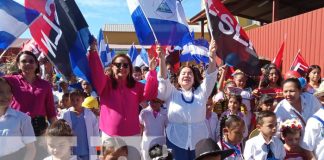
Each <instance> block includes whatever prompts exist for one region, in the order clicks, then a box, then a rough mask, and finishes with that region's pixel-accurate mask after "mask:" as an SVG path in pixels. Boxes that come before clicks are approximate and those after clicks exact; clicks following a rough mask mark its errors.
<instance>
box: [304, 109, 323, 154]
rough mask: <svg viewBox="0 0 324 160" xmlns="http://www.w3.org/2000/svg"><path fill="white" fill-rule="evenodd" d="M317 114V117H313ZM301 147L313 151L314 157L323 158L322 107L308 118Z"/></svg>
mask: <svg viewBox="0 0 324 160" xmlns="http://www.w3.org/2000/svg"><path fill="white" fill-rule="evenodd" d="M315 116H317V117H318V118H319V119H320V120H319V119H317V118H315ZM300 145H301V147H302V148H304V149H306V150H309V151H313V152H314V153H315V156H316V159H324V109H323V107H322V108H321V109H320V110H318V111H317V112H316V113H315V114H314V116H312V117H311V118H309V120H308V121H307V125H306V128H305V134H304V136H303V140H302V142H301V144H300Z"/></svg>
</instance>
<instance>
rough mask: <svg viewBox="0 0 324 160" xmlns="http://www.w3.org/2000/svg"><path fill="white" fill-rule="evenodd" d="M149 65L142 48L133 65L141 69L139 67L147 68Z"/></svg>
mask: <svg viewBox="0 0 324 160" xmlns="http://www.w3.org/2000/svg"><path fill="white" fill-rule="evenodd" d="M148 64H149V58H148V53H147V51H146V49H145V48H144V47H142V50H141V53H140V54H139V56H137V58H136V60H135V63H134V65H135V66H138V67H141V66H143V65H144V66H147V67H148Z"/></svg>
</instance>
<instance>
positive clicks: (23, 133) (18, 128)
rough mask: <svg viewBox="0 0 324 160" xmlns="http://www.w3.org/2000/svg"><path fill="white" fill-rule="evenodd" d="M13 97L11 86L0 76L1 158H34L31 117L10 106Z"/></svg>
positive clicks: (33, 135)
mask: <svg viewBox="0 0 324 160" xmlns="http://www.w3.org/2000/svg"><path fill="white" fill-rule="evenodd" d="M12 98H13V94H12V91H11V86H10V85H9V83H8V82H7V81H6V80H5V79H4V78H2V77H0V145H1V149H0V159H5V160H6V159H8V160H9V159H26V160H32V159H34V157H35V153H36V149H35V145H34V142H35V141H36V138H35V134H34V130H33V127H32V123H31V118H30V117H29V116H27V115H26V114H24V113H22V112H20V111H17V110H14V109H12V108H11V107H10V106H9V105H10V103H11V101H12ZM13 138H14V142H13ZM24 148H26V150H25V151H24Z"/></svg>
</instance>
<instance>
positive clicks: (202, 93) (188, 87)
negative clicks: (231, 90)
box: [158, 40, 217, 160]
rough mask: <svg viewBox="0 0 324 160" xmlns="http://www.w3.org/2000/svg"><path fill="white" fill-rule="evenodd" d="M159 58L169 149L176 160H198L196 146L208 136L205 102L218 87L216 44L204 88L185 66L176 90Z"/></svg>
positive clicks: (203, 84)
mask: <svg viewBox="0 0 324 160" xmlns="http://www.w3.org/2000/svg"><path fill="white" fill-rule="evenodd" d="M159 58H160V63H159V65H160V71H159V75H158V81H159V88H158V98H159V99H161V100H163V101H165V105H166V107H167V109H168V114H167V115H168V120H169V123H168V125H167V128H166V135H167V145H168V148H171V149H172V151H173V156H174V158H175V159H176V160H182V159H183V160H191V159H194V158H195V145H196V143H197V142H198V141H200V140H201V139H205V138H208V136H209V132H208V128H207V125H206V123H205V119H206V102H207V99H208V97H209V95H210V94H211V92H212V89H213V88H214V85H215V83H216V76H217V65H216V44H215V41H214V40H212V41H211V43H210V47H209V67H208V69H207V71H206V77H205V79H204V80H203V81H202V83H201V84H200V81H199V79H198V78H197V76H195V72H194V70H193V68H192V67H190V66H182V67H181V68H180V73H179V75H178V84H179V87H177V88H176V87H175V86H173V85H172V84H171V83H170V81H169V80H168V78H167V71H166V65H165V57H164V55H163V54H161V53H160V54H159Z"/></svg>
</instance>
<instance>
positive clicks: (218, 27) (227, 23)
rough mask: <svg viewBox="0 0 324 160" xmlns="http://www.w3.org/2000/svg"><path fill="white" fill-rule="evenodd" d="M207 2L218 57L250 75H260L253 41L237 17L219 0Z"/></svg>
mask: <svg viewBox="0 0 324 160" xmlns="http://www.w3.org/2000/svg"><path fill="white" fill-rule="evenodd" d="M205 2H206V4H207V6H206V10H207V12H208V14H207V18H208V19H209V22H208V23H210V26H211V28H210V30H211V31H212V36H213V38H214V39H215V41H216V44H217V55H218V57H220V58H221V59H222V60H223V61H224V62H225V63H226V64H227V65H230V66H234V67H236V68H238V69H240V70H242V71H243V72H244V73H246V74H248V75H260V74H261V70H260V67H259V58H258V56H257V54H256V52H255V49H254V48H253V45H252V42H251V41H250V40H249V37H248V36H247V34H246V33H245V32H244V30H243V29H242V28H241V27H240V25H239V24H238V23H237V21H236V19H235V18H234V17H233V16H232V15H231V13H230V12H229V11H228V10H227V9H226V8H225V7H224V5H223V4H222V3H221V2H220V1H219V0H205Z"/></svg>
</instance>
